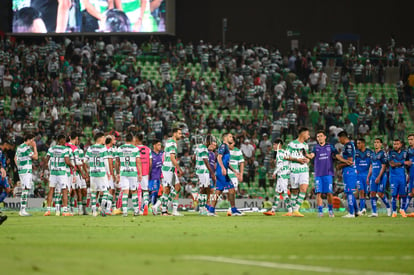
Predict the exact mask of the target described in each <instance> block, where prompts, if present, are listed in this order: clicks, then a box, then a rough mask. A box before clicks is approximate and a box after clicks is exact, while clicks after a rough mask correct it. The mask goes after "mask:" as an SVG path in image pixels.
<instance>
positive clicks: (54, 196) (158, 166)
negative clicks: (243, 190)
mask: <svg viewBox="0 0 414 275" xmlns="http://www.w3.org/2000/svg"><path fill="white" fill-rule="evenodd" d="M181 138H182V132H181V129H179V128H174V129H173V131H172V136H171V137H170V138H169V139H168V140H167V141H166V143H165V145H164V151H162V150H161V149H162V143H161V141H159V140H155V141H154V142H153V148H152V150H151V149H150V148H149V147H147V146H145V145H143V143H142V141H143V136H142V135H141V134H138V135H133V134H131V133H128V134H126V136H125V142H124V144H123V145H121V146H119V147H118V148H115V147H114V145H115V143H116V139H115V137H114V136H105V135H104V134H103V133H97V134H96V135H95V136H94V139H95V144H93V145H91V146H90V147H89V148H87V150H86V152H84V151H83V149H82V148H80V147H78V145H79V136H78V134H77V133H71V135H70V137H69V138H68V140H67V137H66V136H64V135H59V136H58V137H57V139H56V145H54V146H51V147H50V148H49V150H48V152H47V155H46V162H47V163H48V166H49V170H50V177H49V193H48V196H47V211H46V213H45V214H44V216H50V215H51V211H52V209H53V208H52V201H53V202H54V203H55V208H54V209H55V211H56V215H58V216H59V215H62V216H73V208H74V206H75V200H76V201H77V207H78V214H80V215H85V214H88V213H87V211H86V208H87V204H88V201H87V188H88V183H89V191H90V203H89V205H90V208H91V211H92V215H93V216H97V215H98V213H99V212H100V214H101V215H104V216H106V215H112V214H123V216H128V198H129V195H131V199H132V205H133V209H134V215H148V207H149V205H150V203H151V205H152V213H153V214H154V215H157V214H158V213H159V209H160V210H161V215H163V216H168V215H170V214H169V213H168V207H169V204H172V215H174V216H180V215H182V214H180V213H179V212H178V193H179V191H180V189H181V185H180V183H179V177H180V176H181V175H182V174H183V172H182V170H181V168H180V166H179V164H178V160H177V141H178V140H179V139H181ZM24 140H25V141H24V143H22V144H21V145H19V146H18V148H17V150H16V157H15V162H16V165H17V167H18V172H19V178H20V181H21V186H22V189H23V191H22V197H21V208H20V212H19V215H20V216H30V215H31V214H29V213H28V212H27V211H26V207H27V195H28V192H29V190H30V188H32V160H36V159H37V158H38V153H37V148H36V143H35V142H34V136H33V135H30V134H29V135H26V136H25V138H24ZM229 146H234V141H233V137H232V135H231V134H225V135H223V144H222V145H221V146H220V147H219V150H218V154H217V157H216V154H215V153H214V150H215V149H216V147H217V143H216V141H215V138H214V137H213V136H211V135H208V136H207V138H206V144H200V145H198V147H197V149H196V156H195V161H196V169H197V172H196V173H197V176H198V178H199V180H200V195H199V197H198V200H199V203H200V214H203V215H210V216H215V215H216V214H215V208H214V207H215V205H216V203H217V200H216V199H215V198H218V197H219V196H220V195H221V193H222V192H223V191H224V189H226V190H228V192H229V200H230V202H231V205H232V208H231V212H232V215H243V213H241V212H240V211H238V210H237V208H236V207H235V202H234V201H235V191H234V186H233V184H232V182H231V180H230V177H229V175H228V170H230V171H231V170H233V171H232V172H233V175H234V176H236V178H239V177H240V174H239V172H238V171H237V170H236V169H234V168H231V167H229V162H230V151H229ZM216 161H217V162H216ZM216 163H217V169H216ZM211 182H214V183H216V191H215V192H216V193H215V194H216V195H215V196H210V194H211V187H212V186H211V185H212V183H211ZM161 183H162V186H163V194H162V196H161V197H160V198H158V192H159V188H160V184H161ZM98 198H99V207H100V211H98V210H99V209H97V202H98ZM142 201H143V202H142ZM69 204H70V205H69Z"/></svg>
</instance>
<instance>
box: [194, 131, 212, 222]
mask: <svg viewBox="0 0 414 275" xmlns="http://www.w3.org/2000/svg"><path fill="white" fill-rule="evenodd" d="M211 140H212V138H211V136H210V135H207V137H206V142H205V144H203V143H201V144H199V145H198V146H197V148H196V149H195V151H194V153H195V161H196V163H195V164H196V165H195V169H196V174H197V177H198V182H199V187H200V195H199V199H198V200H199V202H200V215H207V209H206V204H207V196H208V194H209V193H210V177H211V178H212V179H213V181H215V179H216V176H215V173H214V170H213V168H212V167H211V166H210V163H209V158H208V147H209V146H210V142H211Z"/></svg>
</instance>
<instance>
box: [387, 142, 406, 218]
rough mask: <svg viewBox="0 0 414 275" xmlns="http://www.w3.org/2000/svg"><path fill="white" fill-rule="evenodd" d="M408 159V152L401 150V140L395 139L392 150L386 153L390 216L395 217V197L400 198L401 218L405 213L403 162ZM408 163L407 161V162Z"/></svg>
mask: <svg viewBox="0 0 414 275" xmlns="http://www.w3.org/2000/svg"><path fill="white" fill-rule="evenodd" d="M407 160H408V153H407V151H405V150H402V142H401V140H399V139H395V140H394V142H393V150H391V151H389V153H388V163H389V164H390V186H391V196H392V199H391V204H392V216H391V217H393V218H396V217H397V197H398V196H399V197H400V199H401V204H400V214H401V216H402V217H403V218H406V217H407V215H406V214H405V211H404V206H405V199H406V197H407V181H406V174H405V163H406V161H407ZM407 163H408V162H407Z"/></svg>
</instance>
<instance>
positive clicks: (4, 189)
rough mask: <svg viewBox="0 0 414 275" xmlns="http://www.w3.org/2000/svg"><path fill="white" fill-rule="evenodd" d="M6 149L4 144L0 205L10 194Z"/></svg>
mask: <svg viewBox="0 0 414 275" xmlns="http://www.w3.org/2000/svg"><path fill="white" fill-rule="evenodd" d="M5 148H6V144H5V143H2V144H1V145H0V171H1V178H0V192H1V193H0V203H1V202H3V201H4V200H5V199H6V198H7V195H8V194H9V193H10V185H9V180H8V178H7V174H6V167H7V159H6V154H5V153H4V149H5Z"/></svg>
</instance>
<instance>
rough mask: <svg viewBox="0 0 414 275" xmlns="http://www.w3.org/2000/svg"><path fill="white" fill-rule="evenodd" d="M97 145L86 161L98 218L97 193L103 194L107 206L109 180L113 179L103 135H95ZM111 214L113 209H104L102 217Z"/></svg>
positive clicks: (86, 155)
mask: <svg viewBox="0 0 414 275" xmlns="http://www.w3.org/2000/svg"><path fill="white" fill-rule="evenodd" d="M94 138H95V144H94V145H91V146H90V147H89V148H88V150H87V151H86V154H85V161H86V162H87V166H89V177H90V190H91V208H92V215H93V216H95V217H96V216H97V212H96V199H97V196H96V195H97V192H103V197H102V204H101V207H102V206H103V205H105V204H106V198H107V196H108V180H109V178H110V177H113V171H112V174H111V172H110V169H109V158H108V150H107V149H106V147H105V136H104V134H103V133H97V134H95V137H94ZM108 212H109V213H111V208H109V209H106V212H105V210H104V208H103V207H102V213H101V214H102V215H105V214H106V213H108Z"/></svg>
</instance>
